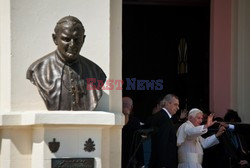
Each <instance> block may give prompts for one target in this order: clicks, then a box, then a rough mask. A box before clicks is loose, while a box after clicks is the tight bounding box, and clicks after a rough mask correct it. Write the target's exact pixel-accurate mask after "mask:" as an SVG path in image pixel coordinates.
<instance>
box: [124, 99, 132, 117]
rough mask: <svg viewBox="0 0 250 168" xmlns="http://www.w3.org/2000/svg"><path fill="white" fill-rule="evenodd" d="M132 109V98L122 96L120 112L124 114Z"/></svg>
mask: <svg viewBox="0 0 250 168" xmlns="http://www.w3.org/2000/svg"><path fill="white" fill-rule="evenodd" d="M132 109H133V100H132V99H131V98H130V97H123V98H122V112H123V114H124V115H129V114H130V113H131V111H132Z"/></svg>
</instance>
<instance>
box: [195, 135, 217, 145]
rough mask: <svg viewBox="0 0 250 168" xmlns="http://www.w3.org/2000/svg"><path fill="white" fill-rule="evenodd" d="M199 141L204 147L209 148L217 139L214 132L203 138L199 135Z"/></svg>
mask: <svg viewBox="0 0 250 168" xmlns="http://www.w3.org/2000/svg"><path fill="white" fill-rule="evenodd" d="M199 141H200V143H201V145H202V147H203V148H204V149H206V148H209V147H211V146H214V145H216V144H218V143H219V140H218V139H217V138H216V136H215V134H214V135H211V136H209V137H207V138H205V139H204V138H202V137H201V136H200V137H199Z"/></svg>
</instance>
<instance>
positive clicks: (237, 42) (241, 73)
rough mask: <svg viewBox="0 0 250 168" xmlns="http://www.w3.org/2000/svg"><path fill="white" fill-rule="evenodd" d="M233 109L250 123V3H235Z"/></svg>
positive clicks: (244, 120) (245, 0) (243, 1)
mask: <svg viewBox="0 0 250 168" xmlns="http://www.w3.org/2000/svg"><path fill="white" fill-rule="evenodd" d="M233 6H234V10H233V11H234V17H233V19H234V20H233V24H232V26H233V37H234V42H233V44H232V48H233V54H234V55H233V60H234V61H233V64H232V67H233V72H234V73H233V81H232V83H233V88H232V89H233V95H232V97H233V100H234V101H233V103H232V105H233V109H235V110H237V111H238V113H239V115H240V117H241V119H242V121H243V122H245V123H250V113H249V109H250V103H249V100H250V78H249V72H250V57H249V55H250V1H249V0H235V1H233Z"/></svg>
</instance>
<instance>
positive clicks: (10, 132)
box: [0, 127, 32, 168]
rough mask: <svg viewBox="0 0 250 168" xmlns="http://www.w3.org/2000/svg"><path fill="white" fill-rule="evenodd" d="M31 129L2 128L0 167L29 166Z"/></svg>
mask: <svg viewBox="0 0 250 168" xmlns="http://www.w3.org/2000/svg"><path fill="white" fill-rule="evenodd" d="M30 131H31V130H30V129H29V128H26V127H22V128H20V127H19V128H18V127H16V128H10V127H9V128H5V129H2V130H1V132H2V136H1V139H2V142H1V166H0V168H15V167H18V168H31V164H30V163H31V147H32V146H31V144H32V143H31V136H30V135H31V132H30Z"/></svg>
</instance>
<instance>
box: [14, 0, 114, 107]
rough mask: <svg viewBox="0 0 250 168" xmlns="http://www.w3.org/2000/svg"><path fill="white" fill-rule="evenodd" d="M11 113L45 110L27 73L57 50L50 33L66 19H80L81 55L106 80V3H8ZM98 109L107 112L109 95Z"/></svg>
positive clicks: (77, 0)
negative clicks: (82, 32) (82, 33)
mask: <svg viewBox="0 0 250 168" xmlns="http://www.w3.org/2000/svg"><path fill="white" fill-rule="evenodd" d="M10 2H11V10H10V12H11V54H12V57H11V108H12V109H11V110H12V111H17V110H18V111H20V110H21V111H22V110H37V109H39V110H46V108H45V105H44V103H43V101H42V99H41V97H40V95H39V94H38V91H37V89H36V87H35V86H34V85H32V84H31V83H30V81H29V80H27V79H26V70H27V68H28V67H29V65H30V64H31V63H32V62H34V61H35V60H37V59H38V58H40V57H42V56H44V55H46V54H48V53H49V52H51V51H53V50H55V49H56V46H55V44H54V43H53V41H52V37H51V35H52V33H53V31H54V26H55V24H56V22H57V21H58V20H59V19H60V18H62V17H64V16H67V15H73V16H76V17H77V18H79V19H80V20H81V21H82V23H83V24H84V26H85V29H86V39H85V44H84V45H83V48H82V51H81V54H82V55H83V56H85V57H87V58H89V59H90V60H92V61H94V62H95V63H97V64H98V65H99V66H100V67H101V68H102V69H103V70H104V72H105V73H106V75H107V77H108V78H109V76H110V72H109V67H110V62H109V52H110V51H109V48H110V46H109V45H110V39H109V38H110V28H109V26H110V25H109V24H110V20H109V19H110V16H109V15H110V12H109V10H110V4H109V0H73V1H68V0H40V1H33V0H11V1H10ZM105 93H106V94H104V96H103V98H102V100H101V101H100V106H98V109H101V110H103V111H108V110H109V91H105Z"/></svg>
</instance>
